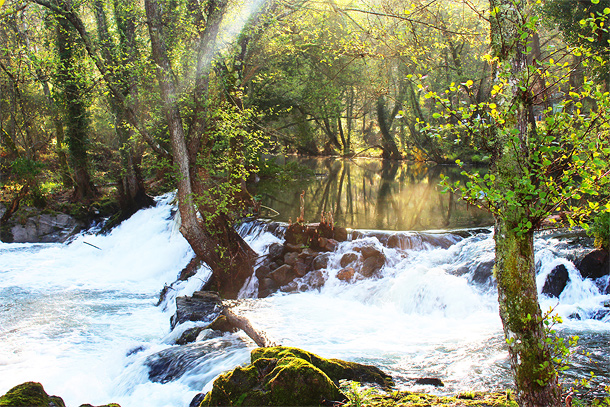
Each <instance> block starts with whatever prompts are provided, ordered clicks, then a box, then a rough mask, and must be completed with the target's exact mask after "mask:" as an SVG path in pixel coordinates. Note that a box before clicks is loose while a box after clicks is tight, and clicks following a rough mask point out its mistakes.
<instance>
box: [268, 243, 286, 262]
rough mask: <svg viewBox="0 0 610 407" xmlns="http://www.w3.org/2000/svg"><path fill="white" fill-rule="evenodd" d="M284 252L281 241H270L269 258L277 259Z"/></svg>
mask: <svg viewBox="0 0 610 407" xmlns="http://www.w3.org/2000/svg"><path fill="white" fill-rule="evenodd" d="M283 252H284V245H283V244H281V243H272V244H270V245H269V255H268V256H269V259H271V260H272V261H273V260H277V259H279V258H280V257H281V256H282V253H283Z"/></svg>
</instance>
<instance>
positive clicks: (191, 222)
mask: <svg viewBox="0 0 610 407" xmlns="http://www.w3.org/2000/svg"><path fill="white" fill-rule="evenodd" d="M221 6H222V7H221ZM225 6H226V3H221V4H218V5H217V7H215V8H213V9H210V12H211V13H219V12H220V13H223V12H224V7H225ZM145 8H146V16H147V24H148V29H149V34H150V39H151V49H152V57H153V60H154V62H155V64H156V65H157V78H158V81H159V86H160V89H161V96H162V99H163V103H164V108H165V118H166V121H167V125H168V129H169V136H170V143H171V148H172V157H173V161H174V164H175V166H176V168H177V171H178V174H177V179H178V196H177V198H178V209H179V212H180V216H181V222H182V223H181V226H180V232H181V233H182V235H183V236H184V237H185V239H186V240H187V241H188V242H189V244H190V245H191V247H192V248H193V251H194V252H195V254H196V255H197V256H198V257H199V258H201V259H202V260H203V261H205V262H206V263H207V265H208V266H210V268H211V269H212V273H213V276H212V279H213V284H214V285H215V288H216V289H217V290H218V291H219V292H220V293H221V295H222V296H223V297H225V298H236V297H237V295H238V293H239V290H240V288H241V287H242V286H243V283H244V282H245V280H246V278H248V277H249V276H251V275H252V272H253V269H252V260H253V251H252V250H251V249H250V248H249V247H247V244H245V242H244V241H243V239H241V237H240V236H239V234H237V232H236V231H235V229H234V228H233V227H232V224H231V220H230V219H229V218H228V217H227V216H226V215H224V214H222V213H220V212H219V211H218V208H215V207H213V204H212V203H211V202H203V200H202V199H197V196H200V197H201V196H204V195H203V194H204V193H205V192H206V190H207V185H206V182H205V181H206V178H207V175H206V174H205V173H203V174H200V173H199V167H198V166H197V165H196V161H195V160H196V158H197V155H196V151H190V152H189V150H188V148H187V141H186V138H185V132H184V125H183V121H182V117H181V114H180V108H179V104H178V92H177V86H176V83H175V82H174V75H173V73H172V69H171V65H170V62H169V57H168V51H167V47H166V44H165V39H164V33H163V27H164V24H163V21H162V15H163V10H162V8H161V4H160V3H159V2H158V1H157V0H146V1H145ZM208 17H209V18H211V19H213V18H212V17H213V16H208ZM210 35H212V37H213V38H212V39H211V40H210V42H209V44H213V43H214V42H215V37H216V35H217V33H211V34H210ZM205 68H206V67H205V66H203V67H202V70H201V74H206V73H205V72H203V70H204V69H205ZM208 69H211V67H210V68H208ZM209 73H210V71H207V74H208V75H209ZM203 102H204V101H201V103H203ZM196 136H199V137H201V135H192V137H196ZM191 144H192V145H199V144H200V143H193V142H191ZM191 160H193V161H191ZM201 177H203V178H204V179H203V180H201V179H200V178H201ZM197 209H198V210H199V213H200V214H201V217H202V220H201V221H200V220H199V219H198V216H197Z"/></svg>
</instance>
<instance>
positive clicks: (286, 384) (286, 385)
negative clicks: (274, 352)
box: [266, 356, 345, 406]
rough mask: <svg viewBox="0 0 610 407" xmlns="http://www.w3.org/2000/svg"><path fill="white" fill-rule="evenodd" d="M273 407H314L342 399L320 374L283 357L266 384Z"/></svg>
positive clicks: (308, 364)
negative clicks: (326, 401)
mask: <svg viewBox="0 0 610 407" xmlns="http://www.w3.org/2000/svg"><path fill="white" fill-rule="evenodd" d="M266 385H267V386H268V388H269V390H270V402H271V405H274V406H315V405H319V404H321V403H322V402H324V401H325V400H330V401H338V400H343V399H345V396H343V395H342V394H341V392H340V391H339V388H338V387H337V386H336V385H335V384H334V383H333V382H332V380H331V379H330V378H329V377H328V376H327V375H326V374H324V372H323V371H322V370H320V369H318V368H317V367H315V366H314V365H312V364H311V363H309V362H307V361H306V360H304V359H301V358H296V357H291V356H286V357H284V358H282V359H280V360H279V361H278V362H277V366H276V368H275V369H274V370H273V371H272V372H271V373H270V374H269V380H268V382H267V384H266Z"/></svg>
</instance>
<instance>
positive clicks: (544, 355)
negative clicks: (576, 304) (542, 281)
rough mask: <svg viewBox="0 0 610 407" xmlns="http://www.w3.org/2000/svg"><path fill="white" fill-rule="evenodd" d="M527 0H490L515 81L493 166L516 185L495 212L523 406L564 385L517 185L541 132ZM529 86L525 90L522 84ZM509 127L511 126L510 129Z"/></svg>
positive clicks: (552, 403)
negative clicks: (510, 110)
mask: <svg viewBox="0 0 610 407" xmlns="http://www.w3.org/2000/svg"><path fill="white" fill-rule="evenodd" d="M526 5H527V2H526V0H517V1H514V0H490V9H491V10H492V13H491V17H492V18H491V19H490V27H491V31H490V37H491V45H492V48H493V50H494V52H495V54H496V56H497V57H498V58H499V60H500V61H501V63H504V62H506V63H508V64H509V69H510V74H511V78H510V81H509V83H510V84H511V86H513V94H514V101H513V103H514V106H515V107H514V113H513V117H512V118H511V122H510V123H511V124H510V126H514V128H515V129H516V130H517V132H516V135H515V137H513V136H512V135H511V134H509V135H505V134H504V133H501V132H500V131H497V132H496V139H497V140H496V141H497V146H498V147H497V150H496V151H495V157H494V166H495V168H494V172H495V175H496V177H497V178H498V179H499V180H501V181H502V184H503V185H510V186H512V188H513V192H514V196H515V197H514V198H512V199H507V200H506V201H505V202H504V203H503V204H502V208H501V209H500V210H497V212H496V214H495V241H496V265H495V272H496V279H497V282H498V301H499V304H500V317H501V319H502V325H503V327H504V334H505V336H506V340H507V343H508V351H509V356H510V361H511V368H512V371H513V376H514V379H515V384H516V387H517V402H518V403H519V405H520V406H521V407H559V406H560V405H561V391H560V387H559V385H558V377H557V371H556V370H555V367H554V365H553V362H552V355H551V352H550V349H549V345H548V344H547V342H546V331H545V329H544V323H543V320H542V313H541V311H540V306H539V305H538V292H537V289H536V269H535V263H534V244H533V243H534V228H533V226H531V225H532V223H536V222H530V227H527V226H525V223H526V221H528V220H530V217H529V216H530V214H529V210H530V208H529V207H528V204H527V197H526V196H524V192H523V191H520V190H519V188H518V185H519V180H520V179H522V178H524V177H527V176H528V175H527V174H528V173H530V172H529V171H527V169H528V168H530V167H531V166H532V162H531V156H530V151H531V149H530V146H529V144H530V143H533V142H534V140H535V135H536V127H535V121H534V118H533V114H532V108H533V97H532V89H531V87H530V85H529V84H528V81H529V78H528V77H527V65H528V64H527V51H526V47H525V42H524V41H522V40H521V35H522V33H523V32H525V33H527V31H526V28H525V23H526V22H527V20H526V18H527V13H526ZM523 89H526V90H523ZM505 133H510V132H505Z"/></svg>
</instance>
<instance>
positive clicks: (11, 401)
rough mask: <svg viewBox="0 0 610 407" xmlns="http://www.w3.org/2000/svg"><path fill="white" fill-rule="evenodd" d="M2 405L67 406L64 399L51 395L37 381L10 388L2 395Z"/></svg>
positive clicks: (0, 400) (28, 406)
mask: <svg viewBox="0 0 610 407" xmlns="http://www.w3.org/2000/svg"><path fill="white" fill-rule="evenodd" d="M0 406H14V407H19V406H27V407H65V406H66V405H65V404H64V401H63V400H62V399H61V398H60V397H57V396H49V395H48V394H47V393H46V392H45V391H44V388H43V387H42V384H40V383H36V382H26V383H23V384H20V385H18V386H15V387H13V388H12V389H10V390H9V391H8V392H7V393H6V394H5V395H4V396H2V397H0Z"/></svg>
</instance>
